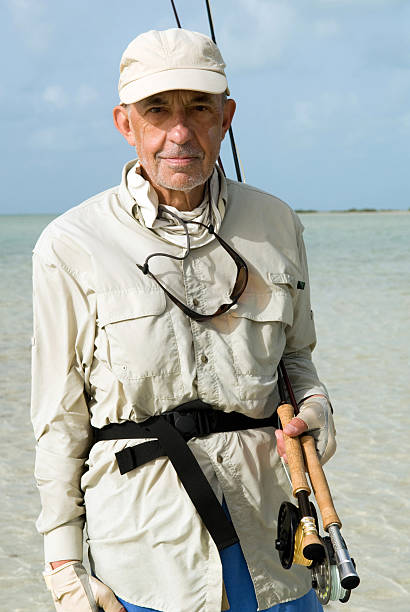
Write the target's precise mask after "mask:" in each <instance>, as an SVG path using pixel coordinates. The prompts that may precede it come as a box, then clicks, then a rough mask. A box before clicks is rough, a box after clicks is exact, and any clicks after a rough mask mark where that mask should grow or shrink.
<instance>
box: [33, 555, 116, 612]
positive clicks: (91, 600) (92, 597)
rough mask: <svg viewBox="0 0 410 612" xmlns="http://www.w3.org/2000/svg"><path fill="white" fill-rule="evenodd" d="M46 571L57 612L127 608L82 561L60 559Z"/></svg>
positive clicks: (94, 611)
mask: <svg viewBox="0 0 410 612" xmlns="http://www.w3.org/2000/svg"><path fill="white" fill-rule="evenodd" d="M51 565H52V567H53V569H52V570H51V571H50V572H46V573H45V574H44V579H45V581H46V584H47V587H48V588H49V590H50V591H51V594H52V596H53V600H54V605H55V608H56V610H57V612H73V611H74V610H75V612H98V609H99V608H102V609H103V610H104V611H105V612H126V611H125V609H124V607H123V606H122V605H121V604H120V602H119V601H118V599H117V598H116V597H115V595H114V593H113V592H112V590H111V589H110V588H109V587H107V585H105V584H103V583H102V582H100V580H97V578H94V577H93V576H90V575H89V574H87V571H86V569H85V567H84V566H83V565H82V563H81V562H80V561H67V562H59V561H56V562H54V563H52V564H51Z"/></svg>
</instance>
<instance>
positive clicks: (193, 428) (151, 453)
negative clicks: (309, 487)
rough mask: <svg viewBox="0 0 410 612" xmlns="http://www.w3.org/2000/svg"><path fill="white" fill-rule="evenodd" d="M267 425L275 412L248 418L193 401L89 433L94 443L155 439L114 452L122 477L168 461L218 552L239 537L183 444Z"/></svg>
mask: <svg viewBox="0 0 410 612" xmlns="http://www.w3.org/2000/svg"><path fill="white" fill-rule="evenodd" d="M272 426H273V427H277V416H276V413H274V414H273V415H272V416H271V417H269V418H267V419H252V418H250V417H247V416H245V415H244V414H240V413H239V412H222V411H221V410H215V409H214V408H212V406H211V405H210V404H206V403H205V402H202V401H201V400H194V401H191V402H187V403H186V404H181V406H178V407H177V408H176V409H174V410H171V411H170V412H166V413H164V414H160V415H158V416H154V417H150V418H149V419H147V420H145V421H144V422H143V423H135V421H125V422H123V423H110V424H109V425H106V426H105V427H103V428H102V429H96V428H94V441H95V442H100V441H101V440H120V439H131V438H136V439H138V438H156V439H155V440H153V441H152V442H145V443H143V444H138V445H136V446H131V447H128V448H124V449H123V450H122V451H119V452H118V453H115V456H116V458H117V463H118V467H119V469H120V472H121V474H126V473H127V472H130V471H131V470H133V469H135V468H136V467H139V466H141V465H144V464H145V463H147V462H148V461H152V460H153V459H157V458H158V457H162V456H167V457H169V459H170V461H171V463H172V465H173V466H174V468H175V470H176V472H177V474H178V477H179V479H180V480H181V482H182V484H183V486H184V488H185V490H186V492H187V493H188V495H189V497H190V498H191V501H192V503H193V504H194V506H195V508H196V509H197V511H198V514H199V515H200V517H201V519H202V521H203V523H204V525H205V527H206V528H207V529H208V531H209V533H210V535H211V537H212V539H213V540H214V542H215V544H216V545H217V547H218V549H219V550H222V549H223V548H227V547H228V546H231V545H232V544H235V543H236V542H238V541H239V540H238V536H237V534H236V531H235V529H234V527H233V525H232V523H231V521H229V519H228V518H227V517H226V515H225V513H224V511H223V509H222V507H221V505H220V503H219V502H218V499H217V497H216V495H215V493H214V492H213V490H212V488H211V486H210V484H209V482H208V480H207V479H206V477H205V476H204V473H203V472H202V470H201V468H200V466H199V464H198V462H197V460H196V459H195V457H194V455H193V454H192V452H191V450H190V448H189V446H188V444H187V441H188V440H190V439H191V438H194V437H201V436H207V435H209V434H211V433H218V432H224V431H238V430H241V429H255V428H259V427H272Z"/></svg>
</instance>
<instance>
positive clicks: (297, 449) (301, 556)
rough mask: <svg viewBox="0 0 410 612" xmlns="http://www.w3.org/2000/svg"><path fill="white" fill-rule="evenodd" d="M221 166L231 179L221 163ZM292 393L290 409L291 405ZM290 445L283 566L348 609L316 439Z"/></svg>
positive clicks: (280, 540) (349, 573) (281, 384)
mask: <svg viewBox="0 0 410 612" xmlns="http://www.w3.org/2000/svg"><path fill="white" fill-rule="evenodd" d="M171 4H172V9H173V11H174V15H175V19H176V22H177V26H178V28H181V27H182V26H181V22H180V20H179V17H178V13H177V10H176V7H175V3H174V0H171ZM205 4H206V10H207V15H208V22H209V28H210V32H211V38H212V40H213V42H214V43H215V44H216V36H215V29H214V25H213V19H212V14H211V8H210V2H209V0H205ZM229 137H230V142H231V149H232V155H233V159H234V164H235V170H236V175H237V179H238V181H239V182H243V181H242V176H241V171H240V166H239V157H238V153H237V149H236V143H235V139H234V136H233V131H232V127H230V128H229ZM218 163H219V165H220V167H221V169H222V171H223V173H224V174H225V171H224V169H223V166H222V162H221V158H220V157H219V158H218ZM278 388H279V395H280V402H281V403H280V405H279V407H278V414H279V418H280V420H281V423H282V428H284V427H286V425H287V423H289V422H290V421H291V420H292V418H293V417H294V416H297V415H298V413H299V407H298V405H297V402H296V398H295V395H294V393H293V389H292V385H291V383H290V380H289V377H288V374H287V371H286V368H285V365H284V363H283V361H282V360H281V361H280V363H279V366H278ZM285 389H286V391H285ZM286 393H287V394H288V396H289V400H290V403H288V402H287V400H286ZM284 439H285V448H286V455H287V458H288V463H289V470H290V472H291V484H292V490H293V494H294V496H295V497H296V499H297V500H298V508H297V507H296V506H294V505H293V504H292V503H290V502H287V501H285V502H283V503H282V505H281V507H280V510H279V516H278V530H277V534H278V535H277V540H276V548H277V549H278V551H279V557H280V560H281V563H282V566H283V567H284V568H285V569H289V568H290V567H291V566H292V563H297V564H299V565H304V566H306V567H307V568H308V569H310V570H311V572H312V586H313V587H314V589H315V591H316V595H317V597H318V599H319V601H320V602H321V603H322V604H324V605H325V604H327V603H329V601H336V600H339V601H340V602H342V603H345V602H347V601H348V600H349V598H350V593H351V590H352V589H354V588H356V587H357V586H358V585H359V583H360V578H359V576H358V574H357V572H356V566H355V563H354V560H353V559H352V558H351V557H350V554H349V551H348V549H347V545H346V542H345V541H344V539H343V537H342V535H341V533H340V529H341V526H342V523H341V521H340V519H339V517H338V515H337V512H336V510H335V507H334V504H333V500H332V496H331V493H330V489H329V485H328V483H327V480H326V476H325V473H324V471H323V468H322V466H321V464H320V461H319V458H318V455H317V452H316V446H315V442H314V439H313V437H312V436H310V435H307V434H305V435H301V436H298V438H290V437H289V436H286V435H285V434H284ZM306 470H307V472H308V475H309V480H310V483H311V487H312V489H313V493H314V496H315V499H316V501H317V504H318V506H319V510H320V514H321V518H322V523H323V528H324V529H325V531H327V532H328V533H329V536H325V537H323V538H322V537H321V536H319V526H318V520H317V515H316V510H315V507H314V505H313V504H312V503H311V502H310V501H309V495H310V494H311V488H310V487H309V484H308V482H307V479H306Z"/></svg>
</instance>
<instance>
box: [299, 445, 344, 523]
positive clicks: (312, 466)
mask: <svg viewBox="0 0 410 612" xmlns="http://www.w3.org/2000/svg"><path fill="white" fill-rule="evenodd" d="M300 443H301V446H302V451H303V456H304V460H305V464H306V467H307V470H308V474H309V479H310V483H311V485H312V489H313V493H314V495H315V498H316V501H317V505H318V506H319V510H320V514H321V516H322V522H323V528H324V529H325V531H328V528H329V526H330V525H337V526H338V527H339V528H340V527H341V526H342V522H341V520H340V518H339V517H338V515H337V512H336V510H335V507H334V504H333V499H332V495H331V493H330V489H329V485H328V483H327V480H326V476H325V473H324V471H323V468H322V466H321V465H320V461H319V457H318V456H317V452H316V446H315V441H314V439H313V437H312V436H309V435H303V436H301V437H300Z"/></svg>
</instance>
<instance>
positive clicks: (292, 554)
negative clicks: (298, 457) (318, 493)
mask: <svg viewBox="0 0 410 612" xmlns="http://www.w3.org/2000/svg"><path fill="white" fill-rule="evenodd" d="M310 506H311V511H312V516H313V517H314V519H315V522H316V526H317V527H318V519H317V514H316V509H315V507H314V506H313V504H312V503H311V504H310ZM299 523H300V513H299V509H298V508H297V507H296V506H295V505H294V504H292V503H291V502H288V501H285V502H283V503H282V504H281V506H280V509H279V515H278V528H277V539H276V541H275V547H276V549H277V551H278V552H279V558H280V562H281V564H282V567H283V568H284V569H290V568H291V567H292V564H293V563H296V564H297V565H304V566H305V567H306V568H307V569H310V570H311V572H312V586H313V588H314V589H315V592H316V595H317V598H318V600H319V601H320V603H321V604H322V605H326V604H327V603H329V601H337V600H339V601H340V602H342V603H345V602H347V601H348V600H349V597H350V590H347V589H344V588H343V587H342V585H341V584H340V577H339V572H338V570H337V566H336V560H335V557H334V551H333V546H332V542H331V540H330V538H329V536H325V537H324V538H322V537H321V538H320V539H321V541H322V543H323V545H324V549H325V558H324V559H323V561H319V562H312V561H309V559H305V558H304V557H303V555H302V554H301V551H300V549H299V547H298V546H297V544H295V542H296V541H297V539H298V536H297V531H298V527H299Z"/></svg>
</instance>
